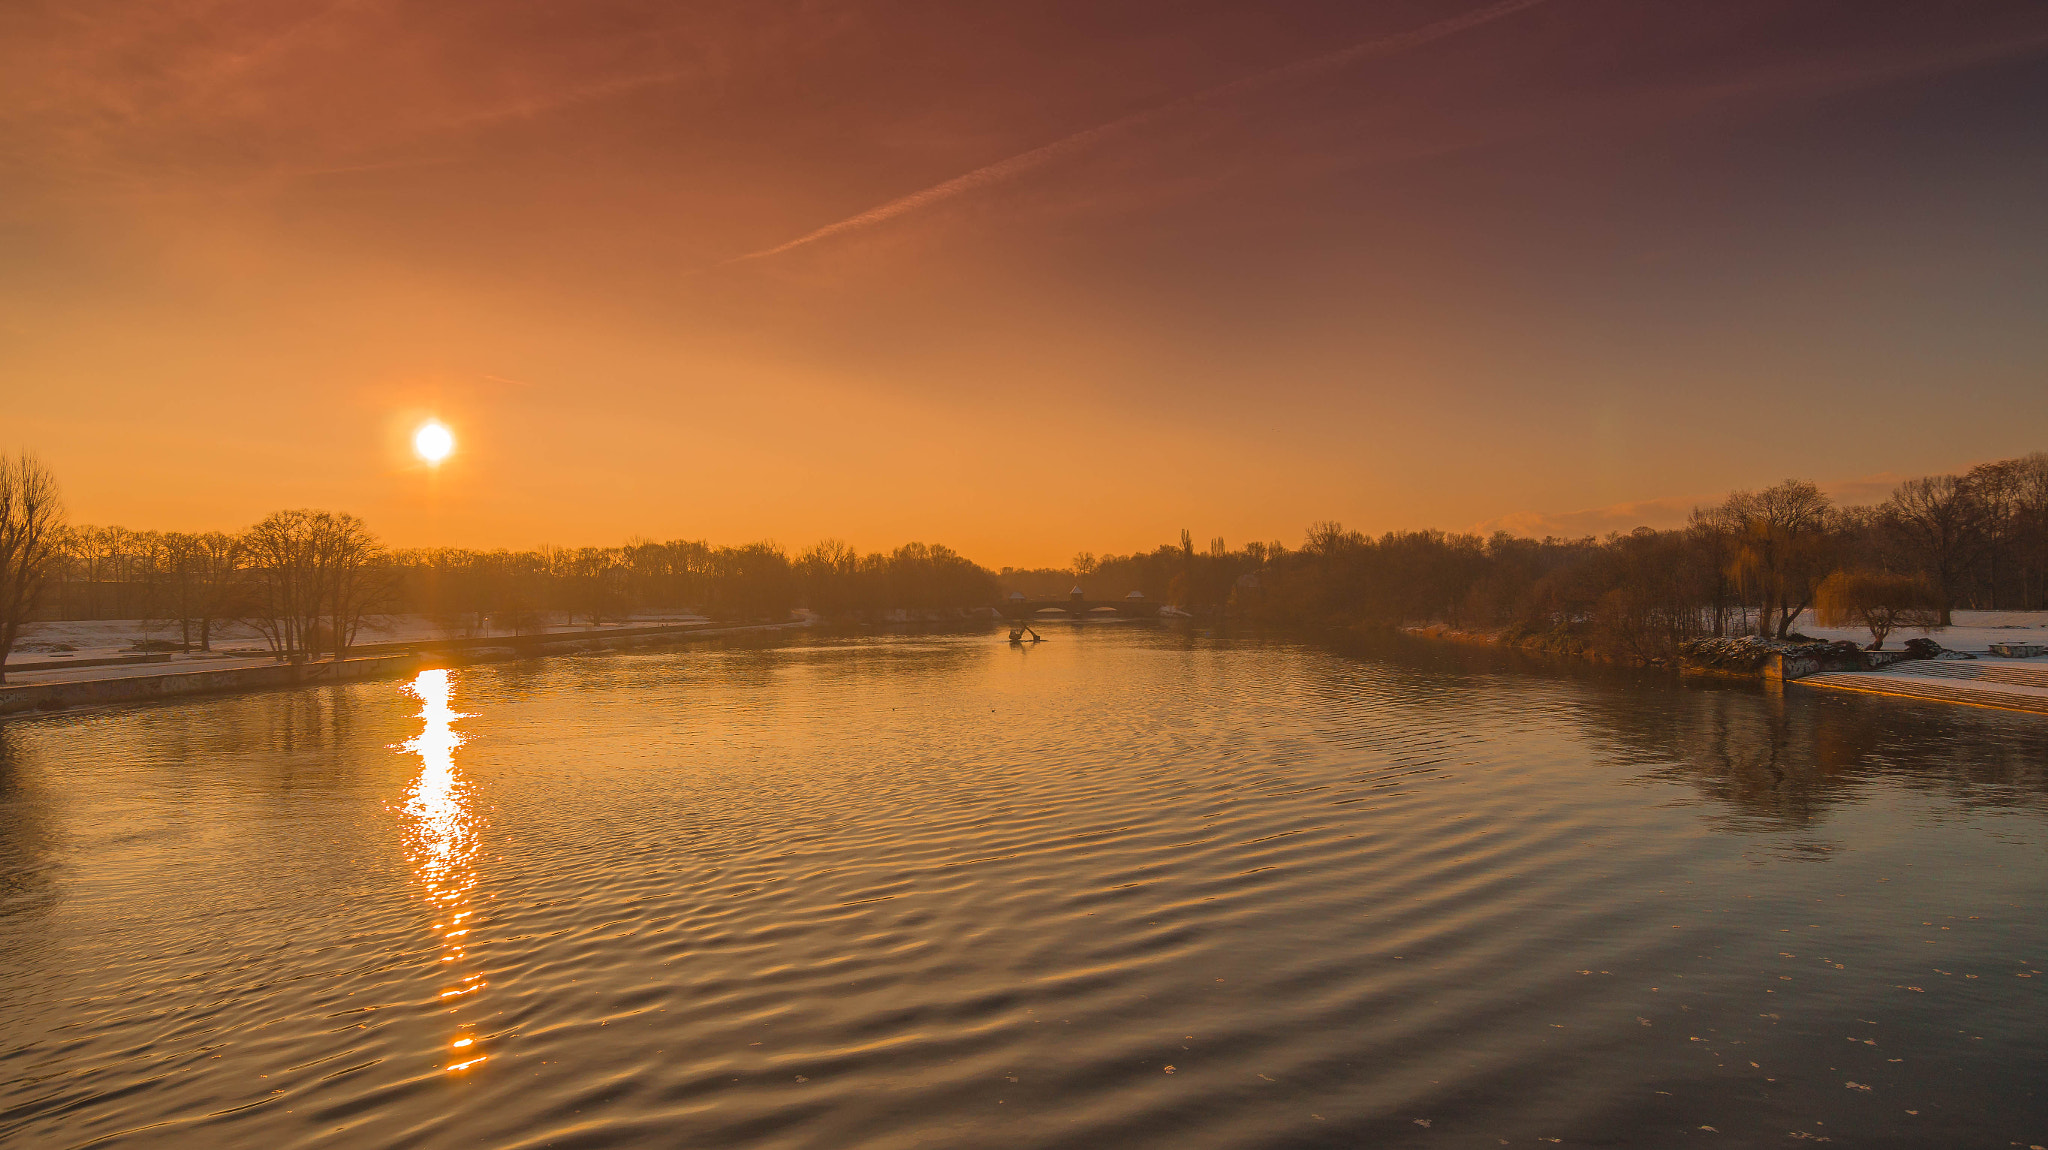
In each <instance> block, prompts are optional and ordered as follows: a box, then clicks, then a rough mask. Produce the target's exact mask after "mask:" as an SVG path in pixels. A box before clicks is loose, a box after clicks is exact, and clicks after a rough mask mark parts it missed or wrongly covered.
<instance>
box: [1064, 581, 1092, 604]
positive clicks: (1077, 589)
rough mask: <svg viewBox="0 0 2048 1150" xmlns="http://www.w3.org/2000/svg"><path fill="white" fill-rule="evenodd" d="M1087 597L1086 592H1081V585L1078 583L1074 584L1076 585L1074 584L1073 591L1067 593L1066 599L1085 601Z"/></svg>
mask: <svg viewBox="0 0 2048 1150" xmlns="http://www.w3.org/2000/svg"><path fill="white" fill-rule="evenodd" d="M1087 597H1088V592H1086V591H1083V590H1081V585H1080V584H1079V583H1076V584H1074V589H1073V590H1072V591H1069V592H1067V598H1069V599H1077V600H1078V599H1086V598H1087Z"/></svg>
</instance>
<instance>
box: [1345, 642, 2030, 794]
mask: <svg viewBox="0 0 2048 1150" xmlns="http://www.w3.org/2000/svg"><path fill="white" fill-rule="evenodd" d="M1350 650H1351V652H1352V653H1355V654H1364V655H1367V656H1368V657H1373V658H1381V659H1391V660H1397V661H1399V662H1402V663H1404V664H1406V665H1408V666H1411V667H1415V668H1418V669H1422V670H1424V671H1425V673H1428V674H1432V675H1434V676H1435V677H1436V679H1437V683H1436V689H1438V690H1440V691H1444V692H1455V691H1462V690H1475V691H1486V690H1490V689H1492V688H1493V687H1495V686H1500V685H1507V684H1511V683H1513V682H1514V681H1515V680H1516V679H1517V678H1519V677H1520V676H1534V677H1538V678H1540V679H1541V680H1547V681H1548V684H1547V685H1550V686H1555V685H1557V684H1559V683H1566V682H1568V683H1570V684H1571V688H1570V690H1569V691H1568V692H1567V693H1566V695H1565V697H1566V698H1567V699H1568V700H1569V703H1568V707H1569V711H1568V713H1569V715H1570V717H1571V718H1573V719H1575V720H1578V721H1579V727H1580V732H1579V733H1580V735H1581V737H1583V738H1585V739H1587V740H1588V741H1589V742H1590V743H1591V744H1592V745H1593V746H1594V747H1595V748H1596V749H1597V750H1599V751H1600V752H1601V753H1603V754H1604V755H1607V756H1611V757H1612V758H1614V759H1615V760H1617V761H1620V762H1623V763H1628V764H1636V765H1640V766H1642V767H1643V768H1645V773H1644V778H1646V779H1655V780H1662V781H1666V782H1675V783H1683V784H1684V785H1686V786H1688V787H1691V788H1692V789H1694V790H1696V791H1698V792H1699V793H1700V795H1701V796H1702V797H1704V798H1706V799H1709V800H1712V801H1714V802H1716V803H1718V804H1721V805H1722V806H1723V807H1724V808H1725V814H1724V815H1723V816H1722V817H1723V818H1724V819H1725V824H1726V825H1727V826H1728V827H1729V829H1780V828H1788V827H1806V826H1811V825H1814V824H1815V823H1818V822H1821V821H1824V820H1825V819H1826V817H1827V813H1828V811H1829V809H1830V808H1832V807H1834V806H1836V805H1838V804H1840V803H1843V802H1848V801H1854V799H1855V797H1856V796H1857V794H1858V792H1860V791H1861V790H1862V789H1863V788H1865V787H1868V786H1870V785H1871V784H1874V783H1882V784H1884V785H1887V786H1895V787H1901V786H1902V787H1908V788H1918V789H1926V790H1931V791H1939V792H1941V793H1943V794H1945V795H1947V796H1949V797H1951V798H1952V799H1954V800H1955V801H1958V802H1962V803H1968V804H1976V805H1985V806H2030V807H2037V808H2041V807H2048V722H2043V721H2042V719H2041V718H2040V716H2037V715H2023V714H2017V713H2012V712H2004V711H1996V710H1990V709H1987V708H1982V707H1963V706H1953V705H1947V704H1939V703H1921V702H1911V701H1907V700H1903V699H1890V698H1884V697H1880V696H1870V695H1857V694H1850V693H1847V692H1841V691H1829V690H1825V689H1822V688H1816V687H1802V686H1797V685H1793V686H1789V687H1765V686H1759V685H1755V684H1749V683H1735V682H1722V681H1713V680H1708V681H1689V682H1683V683H1681V682H1679V681H1678V680H1677V679H1675V678H1674V677H1672V676H1671V675H1669V674H1667V673H1664V672H1658V671H1642V670H1635V669H1624V668H1612V667H1606V666H1603V665H1600V664H1597V663H1589V662H1584V661H1578V660H1557V659H1547V658H1543V657H1540V656H1530V655H1527V654H1524V653H1521V652H1516V651H1502V650H1498V649H1495V648H1488V647H1481V646H1463V645H1458V644H1450V643H1440V642H1428V641H1391V642H1388V641H1381V642H1375V643H1369V644H1367V643H1360V644H1354V645H1351V646H1350ZM1531 685H1532V686H1534V685H1535V684H1534V683H1533V682H1532V683H1531Z"/></svg>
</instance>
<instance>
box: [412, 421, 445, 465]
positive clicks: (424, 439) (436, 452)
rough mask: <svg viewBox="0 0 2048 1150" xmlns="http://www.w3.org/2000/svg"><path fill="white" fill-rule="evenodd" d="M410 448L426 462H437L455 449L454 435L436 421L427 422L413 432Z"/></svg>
mask: <svg viewBox="0 0 2048 1150" xmlns="http://www.w3.org/2000/svg"><path fill="white" fill-rule="evenodd" d="M412 449H413V450H414V451H417V452H419V455H420V458H421V459H424V460H426V461H427V462H428V463H439V462H441V461H442V460H444V459H446V458H448V453H449V452H451V451H454V450H455V435H454V433H453V432H450V431H449V430H448V429H447V428H445V427H442V426H441V425H440V424H438V423H429V424H427V425H426V426H425V427H422V428H420V429H419V430H418V431H416V432H414V433H413V436H412Z"/></svg>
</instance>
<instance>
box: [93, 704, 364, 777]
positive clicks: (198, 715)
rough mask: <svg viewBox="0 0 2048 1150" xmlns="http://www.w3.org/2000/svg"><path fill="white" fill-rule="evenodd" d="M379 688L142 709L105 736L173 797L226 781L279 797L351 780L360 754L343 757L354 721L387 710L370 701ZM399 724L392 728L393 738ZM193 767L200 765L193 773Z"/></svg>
mask: <svg viewBox="0 0 2048 1150" xmlns="http://www.w3.org/2000/svg"><path fill="white" fill-rule="evenodd" d="M386 690H388V687H386V686H385V685H383V684H369V685H367V686H365V685H349V686H332V687H314V688H300V689H296V690H285V691H260V692H255V693H252V694H247V695H239V696H229V697H224V698H215V699H204V700H196V701H194V702H191V703H186V704H177V705H172V706H166V707H143V708H138V709H136V710H134V711H131V712H129V713H128V714H127V715H125V716H123V717H124V718H125V719H127V720H128V721H127V723H125V724H124V725H123V728H122V729H117V730H110V731H108V732H107V735H109V736H112V737H118V738H119V739H120V740H121V743H122V744H123V746H122V747H120V748H118V751H120V752H122V753H126V754H127V755H128V756H129V757H130V759H129V761H131V762H135V763H155V764H160V765H161V766H162V767H163V769H162V770H161V771H159V772H158V777H157V780H156V781H157V782H158V783H159V785H162V786H164V787H167V788H171V789H172V790H173V791H174V792H178V793H185V792H187V791H192V792H196V791H199V790H205V789H210V788H212V787H216V786H219V785H222V784H223V783H229V784H232V785H236V786H248V785H251V784H255V785H257V786H258V787H259V788H260V789H261V790H263V791H268V792H273V793H283V792H287V791H291V790H294V789H301V788H308V787H310V788H314V789H326V788H332V787H335V786H340V785H344V784H345V783H346V782H347V781H349V780H352V779H353V778H354V777H355V775H356V773H357V769H358V767H359V765H360V757H359V756H356V755H353V754H351V753H350V749H351V748H352V747H353V745H354V742H355V739H356V737H357V734H356V728H357V726H358V725H359V723H360V722H361V721H363V720H364V719H366V718H370V717H372V716H373V715H375V714H378V713H382V714H385V715H389V716H390V717H391V718H395V717H396V716H395V715H393V714H391V708H390V707H389V705H388V704H386V703H384V702H383V701H382V700H379V699H377V698H376V697H375V695H376V694H377V693H381V692H383V691H386ZM401 729H402V727H394V728H393V731H394V733H395V732H397V731H398V730H401ZM195 764H207V766H208V768H209V769H207V770H205V771H195V770H194V765H195Z"/></svg>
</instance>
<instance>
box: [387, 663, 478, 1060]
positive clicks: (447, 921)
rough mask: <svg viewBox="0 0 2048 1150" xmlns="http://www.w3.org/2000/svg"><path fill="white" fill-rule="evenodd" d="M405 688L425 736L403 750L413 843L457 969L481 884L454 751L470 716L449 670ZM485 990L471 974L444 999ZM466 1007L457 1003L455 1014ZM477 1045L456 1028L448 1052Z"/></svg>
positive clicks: (472, 821)
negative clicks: (409, 758)
mask: <svg viewBox="0 0 2048 1150" xmlns="http://www.w3.org/2000/svg"><path fill="white" fill-rule="evenodd" d="M406 689H407V690H408V691H409V692H411V693H412V694H413V696H414V697H416V698H418V699H419V701H420V704H421V706H420V714H419V717H420V719H421V721H422V722H423V724H424V727H423V728H422V730H421V731H420V733H419V735H418V736H416V737H414V738H412V739H408V740H406V742H405V744H404V746H403V748H402V749H403V750H404V751H405V752H406V753H407V754H414V755H418V756H419V757H420V773H419V775H418V777H417V778H415V779H414V780H413V783H412V786H411V787H410V788H409V789H408V790H407V791H406V802H405V810H404V814H405V817H406V820H407V822H408V826H407V830H406V837H407V843H408V846H409V849H410V852H411V855H412V860H413V869H414V871H415V872H416V873H417V876H418V878H419V882H420V886H421V887H422V889H423V891H424V897H425V898H426V900H427V903H428V904H429V905H430V906H432V907H434V909H435V913H436V914H437V915H438V916H441V917H442V919H443V921H437V922H435V923H433V924H432V925H431V926H430V927H429V928H428V929H430V930H432V931H433V932H434V933H435V934H436V935H438V936H439V937H440V943H441V955H440V959H441V961H442V962H444V963H458V962H461V961H463V960H464V959H465V958H467V957H468V952H467V951H466V950H465V949H464V946H463V943H462V942H461V941H460V940H461V939H462V938H463V937H464V936H465V935H467V934H469V932H470V928H469V927H467V926H464V925H463V923H464V922H465V921H466V920H467V919H468V918H469V917H470V915H472V914H473V913H475V912H474V911H472V910H470V909H468V906H469V897H470V892H471V891H473V890H474V889H475V887H476V883H477V874H476V859H477V832H478V830H479V829H480V827H481V820H480V819H478V817H477V815H476V813H475V811H474V809H473V807H472V805H471V802H470V793H469V784H468V782H467V780H465V779H464V778H463V777H462V774H461V772H460V771H459V770H457V768H456V766H455V749H456V748H457V747H460V746H461V745H462V742H463V738H462V736H461V735H460V734H458V733H457V732H456V730H455V720H457V719H464V718H468V717H469V716H467V715H464V714H462V713H460V712H458V711H456V710H455V709H454V708H453V707H452V706H450V705H449V702H450V699H451V698H452V697H453V693H454V688H453V685H452V684H451V683H450V682H449V677H448V672H447V671H445V670H434V671H421V672H420V673H419V675H418V676H417V677H416V678H414V679H413V681H412V683H411V684H410V685H408V686H407V688H406ZM450 912H453V913H450ZM451 973H452V972H451ZM486 985H488V984H487V983H486V982H485V981H484V977H483V974H482V972H474V973H470V974H466V975H463V976H462V977H461V978H459V979H458V980H457V984H456V985H455V986H453V987H451V988H450V989H447V990H443V991H442V992H441V993H440V997H442V998H463V999H466V998H467V996H468V995H471V994H473V993H475V992H476V991H479V990H482V989H483V988H484V987H485V986H486ZM460 1005H461V1004H452V1005H451V1006H450V1012H451V1013H453V1012H454V1011H455V1010H456V1009H458V1008H459V1006H460ZM475 1041H476V1040H475V1038H474V1037H472V1036H470V1035H468V1034H464V1033H462V1028H461V1027H460V1026H459V1025H458V1027H457V1036H456V1038H455V1040H454V1041H453V1042H451V1043H450V1048H451V1049H456V1050H461V1051H463V1052H464V1053H465V1054H466V1053H468V1052H469V1050H468V1048H469V1047H470V1046H472V1045H473V1044H474V1043H475ZM483 1060H484V1057H483V1056H479V1057H476V1058H470V1059H468V1060H467V1061H463V1062H457V1063H454V1064H451V1065H449V1066H447V1067H446V1068H445V1069H447V1070H448V1071H450V1072H453V1071H458V1070H467V1069H468V1068H470V1067H472V1066H475V1065H476V1064H477V1063H479V1062H482V1061H483Z"/></svg>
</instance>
